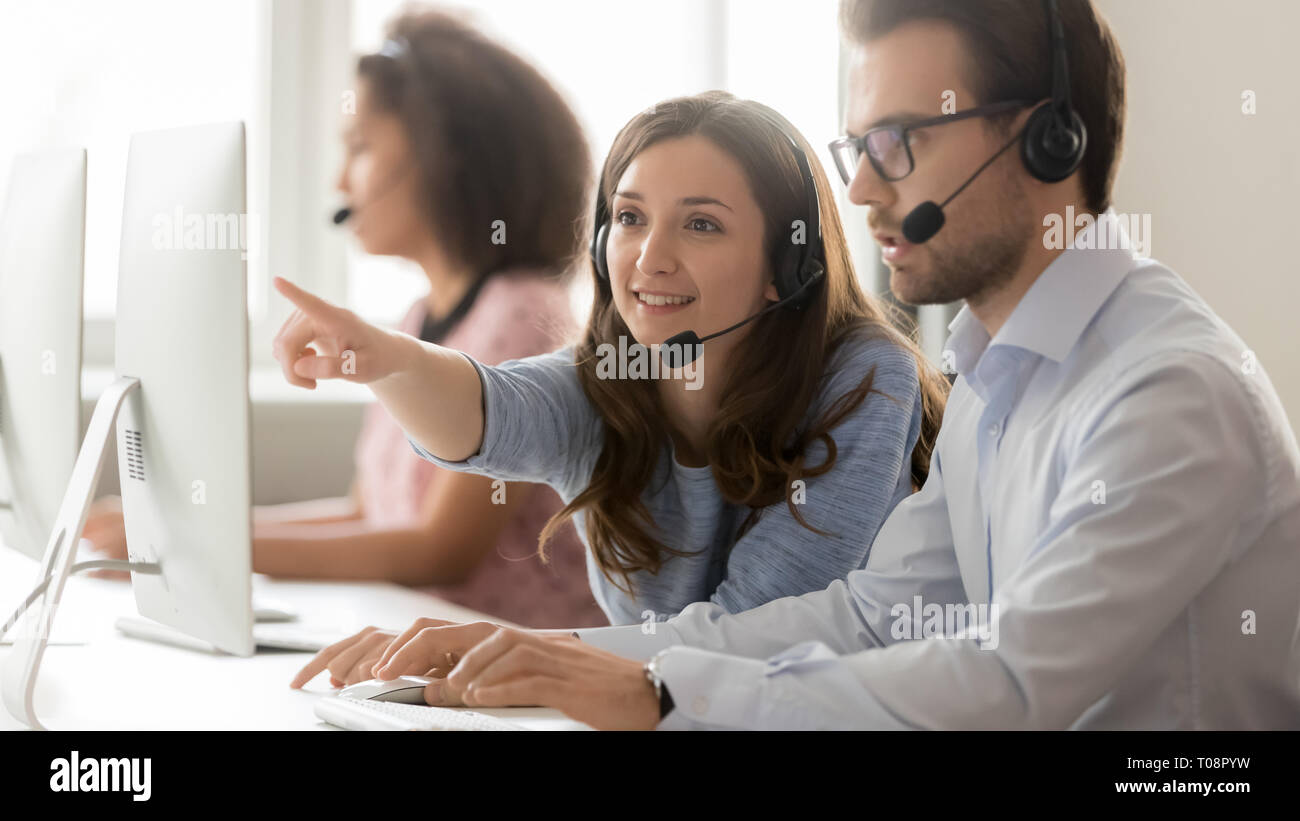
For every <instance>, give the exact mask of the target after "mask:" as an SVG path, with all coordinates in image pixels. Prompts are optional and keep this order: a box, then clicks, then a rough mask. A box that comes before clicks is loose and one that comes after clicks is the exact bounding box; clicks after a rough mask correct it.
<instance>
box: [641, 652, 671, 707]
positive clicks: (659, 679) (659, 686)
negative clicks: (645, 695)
mask: <svg viewBox="0 0 1300 821" xmlns="http://www.w3.org/2000/svg"><path fill="white" fill-rule="evenodd" d="M666 652H668V651H667V650H660V651H659V652H658V653H655V654H654V656H653V657H652V658H651V659H650V660H649V661H647V662H646V663H645V677H646V680H648V681H649V682H650V683H651V684H652V685H654V688H655V696H656V697H657V698H658V699H659V720H660V721H663V720H664V719H665V718H667V717H668V714H669V713H671V712H672V711H673V706H674V705H673V697H672V695H671V694H670V693H669V692H668V687H667V686H666V685H665V684H664V680H663V676H662V675H660V672H659V671H660V668H661V666H662V665H663V657H664V653H666Z"/></svg>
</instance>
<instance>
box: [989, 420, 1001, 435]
mask: <svg viewBox="0 0 1300 821" xmlns="http://www.w3.org/2000/svg"><path fill="white" fill-rule="evenodd" d="M988 430H989V436H997V435H998V432H999V431H1001V430H1002V426H1001V425H999V424H998V423H997V422H994V423H993V424H991V425H989V429H988Z"/></svg>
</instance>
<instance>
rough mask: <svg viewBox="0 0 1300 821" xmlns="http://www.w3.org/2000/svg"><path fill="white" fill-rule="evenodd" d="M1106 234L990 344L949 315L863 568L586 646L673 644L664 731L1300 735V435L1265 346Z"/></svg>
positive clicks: (1037, 292)
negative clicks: (944, 622)
mask: <svg viewBox="0 0 1300 821" xmlns="http://www.w3.org/2000/svg"><path fill="white" fill-rule="evenodd" d="M1103 222H1105V223H1106V226H1105V227H1106V228H1107V229H1108V232H1107V233H1109V234H1110V235H1112V236H1118V237H1119V238H1120V242H1119V243H1113V242H1112V243H1110V245H1111V246H1112V247H1110V248H1102V249H1097V248H1092V247H1091V246H1092V245H1093V244H1094V240H1095V239H1096V238H1097V236H1098V232H1097V229H1096V227H1093V228H1089V229H1087V230H1085V231H1084V232H1083V233H1081V234H1079V235H1078V236H1077V238H1076V241H1075V244H1074V245H1073V246H1072V247H1071V248H1070V249H1068V250H1067V251H1065V252H1064V253H1062V254H1061V255H1060V256H1059V257H1057V259H1056V260H1054V261H1053V262H1052V264H1051V265H1050V266H1049V267H1048V268H1047V269H1046V270H1045V271H1044V272H1043V273H1042V275H1041V276H1040V277H1039V278H1038V280H1037V281H1036V282H1035V283H1034V284H1033V286H1032V287H1031V288H1030V289H1029V291H1028V292H1027V293H1026V294H1025V296H1024V298H1023V299H1022V300H1021V302H1020V303H1019V304H1018V305H1017V306H1016V308H1015V309H1014V311H1013V312H1012V314H1011V316H1010V317H1009V318H1008V320H1007V322H1006V323H1005V325H1004V326H1003V327H1002V328H1001V330H1000V331H999V332H998V333H997V335H996V337H995V338H994V339H992V340H990V339H989V338H988V335H987V334H986V332H985V331H984V328H983V326H982V325H981V324H980V323H979V322H978V321H977V320H976V318H975V317H974V316H973V315H972V314H971V313H970V311H969V309H967V308H963V309H962V311H961V313H960V314H958V316H957V318H956V319H955V320H953V322H952V324H951V325H950V326H949V327H950V330H951V332H952V334H951V338H950V341H949V344H948V348H949V350H950V351H951V352H952V355H953V359H954V361H955V366H956V369H957V372H958V374H959V376H958V378H957V380H956V384H955V385H954V388H953V393H952V395H951V398H950V400H949V403H948V407H947V411H946V413H945V416H944V420H943V428H942V431H941V433H940V436H939V440H938V444H937V447H936V450H935V456H934V459H933V464H932V467H931V472H930V476H929V480H928V481H927V482H926V484H925V486H924V487H923V488H922V490H921V491H920V492H919V493H917V494H915V495H913V496H911V497H909V498H908V499H906V500H904V501H903V502H902V503H900V504H899V505H898V507H896V508H895V509H894V511H893V513H892V514H891V515H890V516H889V518H888V519H887V520H886V521H885V523H884V525H883V526H882V527H881V529H880V532H879V534H878V535H877V538H876V539H875V542H874V544H873V545H872V549H871V552H870V556H869V559H868V562H867V565H866V566H865V567H864V568H863V569H860V570H856V571H853V572H851V573H849V574H848V576H847V578H846V579H844V580H843V581H836V582H834V583H832V584H831V585H830V587H828V588H827V589H825V590H822V591H816V592H812V593H808V594H805V595H802V596H798V597H791V598H784V599H778V600H776V601H772V602H770V603H768V604H765V605H763V606H761V607H758V608H755V609H753V610H749V611H746V612H743V613H737V614H727V613H726V612H724V611H723V610H722V609H721V608H720V607H718V606H717V605H715V604H710V603H699V604H695V605H692V606H690V607H688V608H686V609H685V610H684V611H683V612H682V613H680V614H679V615H678V616H676V617H675V618H673V619H670V620H668V621H667V622H664V623H661V624H657V625H646V626H644V627H643V626H629V627H609V628H597V629H593V630H582V631H580V635H581V637H582V638H583V639H584V640H585V641H588V642H591V643H593V644H595V645H597V646H602V647H605V648H607V649H609V650H611V651H613V652H617V653H620V654H622V655H625V656H628V657H631V658H642V659H644V658H648V657H650V656H651V655H653V654H654V653H655V652H657V651H659V650H661V649H663V648H669V649H668V650H667V651H666V652H665V653H664V655H663V657H662V658H661V659H660V662H661V670H662V673H663V677H664V681H665V683H666V685H667V686H668V689H669V692H671V693H672V695H673V698H674V700H675V702H676V705H677V707H676V709H675V710H674V711H673V713H671V714H670V715H669V717H668V718H667V719H666V720H665V721H664V722H663V723H662V724H661V727H663V728H688V727H698V728H705V727H720V728H728V727H747V728H979V727H992V728H1008V729H1011V728H1089V729H1097V728H1178V729H1215V728H1273V727H1290V728H1300V450H1298V449H1297V444H1296V438H1295V434H1294V433H1293V432H1292V430H1291V428H1290V426H1289V424H1288V422H1287V419H1286V415H1285V413H1284V411H1283V409H1282V406H1281V404H1280V402H1279V400H1278V397H1277V394H1276V392H1275V391H1274V389H1273V386H1272V385H1271V383H1270V382H1269V379H1268V377H1267V376H1266V375H1265V373H1264V370H1263V367H1262V365H1261V364H1260V363H1258V361H1257V360H1256V359H1255V356H1254V354H1253V352H1252V351H1250V349H1249V345H1248V344H1247V343H1246V342H1244V341H1242V339H1241V338H1239V337H1238V336H1237V335H1236V334H1235V333H1234V332H1233V331H1232V329H1231V328H1229V327H1228V326H1227V325H1226V324H1225V323H1224V322H1223V321H1222V320H1221V319H1219V318H1218V317H1217V316H1216V315H1215V314H1214V313H1213V312H1212V311H1211V310H1210V308H1209V307H1207V306H1206V304H1205V303H1204V302H1203V301H1202V300H1201V299H1200V298H1199V297H1198V296H1197V295H1196V294H1195V293H1194V292H1193V291H1192V290H1191V288H1190V287H1189V286H1188V285H1187V283H1185V282H1184V281H1183V280H1182V279H1181V278H1179V277H1178V276H1177V275H1176V274H1175V273H1173V272H1172V271H1170V270H1169V269H1168V268H1166V267H1164V266H1163V265H1161V264H1159V263H1158V262H1155V261H1152V260H1149V259H1142V258H1139V257H1138V256H1137V255H1136V254H1134V252H1133V251H1132V250H1131V246H1130V244H1129V242H1128V240H1127V237H1126V235H1125V234H1124V233H1123V230H1122V226H1121V225H1120V224H1119V223H1118V222H1117V221H1116V219H1115V215H1114V214H1113V213H1112V212H1107V213H1106V214H1104V215H1102V217H1101V218H1100V219H1099V220H1098V224H1101V223H1103ZM1116 244H1118V245H1119V247H1114V246H1115V245H1116ZM1222 275H1223V276H1231V275H1232V274H1231V272H1223V273H1222ZM1297 353H1300V343H1298V344H1297ZM970 605H974V606H975V607H969V606H970ZM980 606H983V607H984V608H985V616H986V618H985V621H984V622H983V623H982V625H981V626H982V628H983V629H982V630H974V631H967V632H966V633H960V632H959V633H955V634H954V633H948V635H947V637H938V638H925V637H924V636H923V633H922V630H921V629H920V628H921V627H922V624H921V621H920V617H921V614H922V613H923V612H924V611H926V610H927V609H929V610H930V612H937V610H938V609H940V608H947V610H949V611H951V610H952V609H953V608H957V607H968V610H967V612H968V613H969V612H970V611H972V610H976V609H977V608H978V607H980ZM647 630H653V632H652V633H648V632H646V631H647ZM945 632H946V631H945Z"/></svg>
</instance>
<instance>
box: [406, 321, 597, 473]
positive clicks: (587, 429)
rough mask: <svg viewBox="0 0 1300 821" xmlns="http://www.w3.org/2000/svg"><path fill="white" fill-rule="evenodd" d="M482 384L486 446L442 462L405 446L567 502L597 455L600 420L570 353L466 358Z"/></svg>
mask: <svg viewBox="0 0 1300 821" xmlns="http://www.w3.org/2000/svg"><path fill="white" fill-rule="evenodd" d="M461 355H462V356H464V357H465V358H466V359H468V360H469V361H470V363H471V364H473V366H474V369H475V370H476V371H477V372H478V376H479V380H480V382H481V383H482V386H483V418H484V426H483V443H482V445H481V446H480V447H479V451H478V453H475V454H474V455H472V456H470V457H469V458H467V459H464V460H462V461H458V462H453V461H448V460H446V459H442V458H439V457H437V456H434V455H433V454H431V453H429V452H428V451H427V450H425V449H424V448H422V447H420V445H418V444H417V443H416V442H415V441H414V440H413V439H411V438H410V437H409V436H408V437H407V441H408V442H410V444H411V447H412V448H414V449H415V452H416V453H417V454H419V455H420V456H421V457H423V458H425V459H428V460H429V461H430V462H433V463H434V464H435V465H438V466H440V467H444V468H448V469H450V470H456V471H461V472H464V473H476V474H480V475H483V476H490V477H492V478H494V479H503V480H505V481H508V482H516V481H519V482H544V483H546V484H548V485H550V486H552V487H553V488H555V489H556V490H557V491H559V492H560V494H561V496H565V497H566V498H571V497H572V496H573V495H575V494H576V491H575V488H580V487H581V486H582V485H584V484H585V482H586V479H587V477H586V476H583V475H582V473H583V472H584V471H585V470H589V466H590V464H591V457H592V456H593V455H594V454H596V453H599V449H600V443H601V441H602V440H601V435H602V430H603V422H602V421H601V420H600V418H599V416H598V415H597V413H596V410H595V408H594V407H592V405H591V403H590V402H589V401H588V399H587V396H586V394H585V393H584V392H583V390H582V385H581V383H579V381H578V371H577V367H576V366H575V365H574V362H573V349H572V347H571V346H566V347H564V348H561V349H559V350H557V351H554V352H552V353H547V354H540V355H538V356H528V357H524V358H521V359H513V360H509V361H506V362H502V363H501V364H499V365H484V364H483V363H481V362H479V361H477V360H475V359H474V358H473V357H471V356H469V355H468V354H464V353H462V354H461Z"/></svg>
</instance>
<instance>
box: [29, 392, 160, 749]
mask: <svg viewBox="0 0 1300 821" xmlns="http://www.w3.org/2000/svg"><path fill="white" fill-rule="evenodd" d="M139 387H140V380H139V379H136V378H135V377H131V376H120V377H118V378H117V379H116V380H114V382H113V384H111V385H109V386H108V388H107V389H106V390H105V391H104V393H103V395H102V396H100V398H99V401H98V402H96V403H95V412H94V415H92V416H91V418H90V427H89V428H88V429H87V430H86V438H85V439H83V440H82V442H81V450H80V451H78V453H77V462H76V465H75V466H74V467H73V469H72V478H71V479H70V480H69V482H68V490H67V492H66V493H65V494H64V495H63V503H62V504H61V505H59V513H58V516H56V517H55V519H54V529H53V531H52V532H51V534H50V541H49V543H48V544H47V546H46V548H45V559H44V560H43V561H42V563H41V570H40V576H39V577H38V578H37V580H36V584H37V586H38V587H39V586H40V585H42V584H47V583H48V587H47V588H46V590H45V593H44V594H43V595H42V596H40V607H39V609H31V608H29V609H28V610H27V612H26V613H25V614H24V615H23V617H22V620H21V621H20V622H19V623H18V624H17V625H16V627H15V630H16V633H15V636H14V647H13V651H12V652H11V653H10V656H9V659H8V663H7V664H6V665H5V670H4V681H3V690H4V704H5V708H6V709H7V710H8V711H9V714H10V715H12V716H13V717H14V718H16V719H18V720H19V721H21V722H23V723H24V724H26V725H27V726H29V727H31V728H32V729H34V730H43V729H45V728H44V727H43V726H42V725H41V723H40V721H39V719H37V717H36V709H35V705H34V703H33V702H34V695H35V692H36V677H37V674H38V673H39V672H40V667H41V659H42V657H43V656H44V655H45V648H46V646H47V645H48V644H49V636H50V627H51V625H52V624H53V623H54V612H55V610H56V609H58V605H59V598H60V596H62V595H63V586H64V584H65V583H66V582H67V580H68V575H69V573H70V572H71V570H72V565H73V562H74V560H75V559H76V557H77V546H78V543H79V542H80V541H81V533H82V530H83V529H84V528H85V526H86V516H87V515H88V514H89V512H90V503H91V501H92V500H93V499H94V494H95V489H96V488H97V487H98V485H99V475H100V473H101V472H102V471H103V468H104V454H105V453H106V452H107V449H108V442H109V437H110V436H111V435H112V433H113V429H114V422H116V420H117V414H118V411H119V410H121V407H122V403H123V402H124V401H125V400H126V398H127V396H129V395H130V393H131V391H133V390H135V389H137V388H139Z"/></svg>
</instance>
